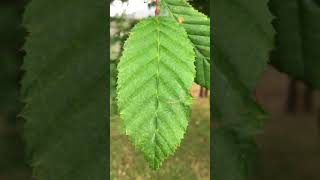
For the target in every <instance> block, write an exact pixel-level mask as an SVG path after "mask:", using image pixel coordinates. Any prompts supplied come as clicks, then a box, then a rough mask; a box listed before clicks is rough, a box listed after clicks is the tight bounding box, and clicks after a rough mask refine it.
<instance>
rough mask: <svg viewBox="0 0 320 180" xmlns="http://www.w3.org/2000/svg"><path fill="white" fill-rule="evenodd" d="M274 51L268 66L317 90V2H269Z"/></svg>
mask: <svg viewBox="0 0 320 180" xmlns="http://www.w3.org/2000/svg"><path fill="white" fill-rule="evenodd" d="M270 2H271V3H270V9H271V11H272V12H273V13H274V15H275V16H276V19H275V21H274V27H275V29H276V31H277V36H276V48H275V49H274V51H273V53H272V56H271V57H272V58H271V63H272V65H273V66H274V67H276V68H277V69H278V70H280V71H281V72H285V73H288V74H289V76H291V77H292V78H293V79H298V80H303V81H305V82H307V83H308V84H309V85H310V86H311V87H314V88H320V71H319V67H320V51H319V47H320V23H319V19H320V1H319V0H318V1H317V0H271V1H270Z"/></svg>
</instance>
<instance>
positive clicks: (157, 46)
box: [117, 17, 195, 169]
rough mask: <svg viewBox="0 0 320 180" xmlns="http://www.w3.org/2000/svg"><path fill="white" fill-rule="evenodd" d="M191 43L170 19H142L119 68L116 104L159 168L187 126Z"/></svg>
mask: <svg viewBox="0 0 320 180" xmlns="http://www.w3.org/2000/svg"><path fill="white" fill-rule="evenodd" d="M194 58H195V54H194V51H193V47H192V44H191V42H190V40H189V39H188V37H187V34H186V32H185V30H184V28H182V26H179V25H178V23H177V22H176V21H175V20H173V19H172V18H169V17H153V18H148V19H145V20H142V21H140V22H139V23H138V24H137V25H136V26H135V27H134V28H133V29H132V31H131V32H130V36H129V38H128V40H127V41H126V43H125V46H124V52H123V55H122V57H121V59H120V62H119V65H118V71H119V75H118V86H117V94H118V97H117V98H118V106H119V110H120V117H121V119H123V124H124V126H125V130H126V134H127V135H129V138H130V139H131V141H132V143H133V144H134V145H135V147H136V148H137V149H138V150H139V151H142V152H143V154H144V156H145V159H146V160H147V161H148V162H149V166H150V167H151V168H153V169H158V168H159V167H160V166H161V164H162V162H163V161H164V159H166V158H167V157H168V156H169V155H172V154H173V153H174V152H175V151H176V149H177V148H178V146H179V144H180V143H181V140H182V138H183V135H184V133H185V132H186V128H187V125H188V119H189V111H190V106H191V103H192V101H191V100H192V97H191V95H190V93H189V89H190V88H191V85H192V82H193V79H194V75H195V67H194Z"/></svg>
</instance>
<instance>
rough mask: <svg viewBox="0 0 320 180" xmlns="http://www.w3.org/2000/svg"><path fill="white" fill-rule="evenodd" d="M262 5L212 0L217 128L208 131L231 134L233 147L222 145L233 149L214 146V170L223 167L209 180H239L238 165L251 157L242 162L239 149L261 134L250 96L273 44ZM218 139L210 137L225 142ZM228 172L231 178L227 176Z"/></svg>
mask: <svg viewBox="0 0 320 180" xmlns="http://www.w3.org/2000/svg"><path fill="white" fill-rule="evenodd" d="M267 2H268V1H267V0H260V1H249V0H233V1H225V0H215V1H214V4H213V9H212V13H213V17H214V20H213V21H214V34H213V40H214V41H213V43H214V51H213V57H214V60H213V69H214V71H213V82H214V84H213V92H212V93H213V108H212V109H213V111H214V119H215V120H216V122H215V123H216V126H217V127H216V128H214V129H213V130H212V131H213V132H215V131H227V132H232V134H233V135H232V136H233V137H232V138H233V139H235V140H236V141H237V146H235V145H232V144H233V142H232V141H234V140H230V141H231V142H230V143H231V144H229V145H228V142H225V143H227V144H226V146H227V147H229V146H230V148H233V149H232V150H228V151H224V150H223V149H221V148H224V147H225V146H224V145H219V144H218V145H216V147H213V150H214V153H213V154H215V157H213V161H212V163H213V165H214V166H213V167H218V166H223V167H225V168H223V169H220V168H217V169H213V179H228V180H241V179H246V178H247V177H248V176H249V174H250V173H249V170H248V169H247V168H242V167H241V166H242V165H243V164H248V162H249V161H250V159H251V158H250V159H249V158H246V156H245V152H243V151H242V150H241V149H240V148H239V147H240V146H242V145H244V144H246V141H244V140H247V139H251V138H253V137H255V135H256V134H257V133H259V132H260V131H261V124H262V120H263V119H265V117H266V115H265V113H264V111H263V110H262V109H261V108H260V107H259V106H258V105H257V104H256V102H255V100H254V98H253V97H252V95H251V93H252V91H253V88H254V86H255V84H256V82H257V80H258V79H259V77H260V75H261V73H262V72H263V71H264V69H265V68H266V65H267V62H268V54H269V51H270V50H271V48H272V45H273V28H272V25H271V21H272V16H271V14H270V13H269V11H268V6H267ZM223 136H224V135H223V134H222V135H218V136H217V137H215V138H216V141H217V142H223V141H224V140H223V139H220V138H226V139H230V138H229V137H223ZM228 141H229V140H228ZM214 143H215V142H213V144H214ZM220 146H221V147H220ZM226 149H228V148H226ZM249 150H250V148H249V149H247V151H249ZM223 157H226V158H225V159H224V158H223ZM239 161H240V162H239ZM230 169H231V170H232V172H234V173H230Z"/></svg>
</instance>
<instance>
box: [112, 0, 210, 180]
mask: <svg viewBox="0 0 320 180" xmlns="http://www.w3.org/2000/svg"><path fill="white" fill-rule="evenodd" d="M145 2H147V0H128V1H120V0H115V1H114V2H113V3H111V4H110V17H111V22H110V32H111V33H110V36H111V37H110V48H111V49H110V52H111V53H110V59H111V67H110V69H111V78H112V79H111V86H112V89H111V114H112V115H111V119H110V129H111V140H110V148H111V151H110V160H111V162H110V163H111V166H110V167H111V172H110V175H111V179H114V180H131V179H137V180H144V179H153V180H157V179H159V180H160V179H161V180H162V179H166V180H167V179H168V180H171V179H172V180H176V179H185V180H209V179H210V104H209V95H210V94H209V92H208V91H207V90H205V89H201V88H200V87H199V86H198V85H196V84H194V85H193V86H192V88H191V90H190V92H191V94H192V95H193V97H194V102H193V106H192V115H191V119H190V121H189V126H188V129H187V133H186V135H185V138H184V139H183V140H182V143H181V145H180V147H179V148H178V150H177V152H176V153H175V154H174V155H173V156H171V157H169V158H168V159H167V160H165V162H164V163H163V165H162V167H161V168H160V169H159V170H158V171H153V170H152V169H150V168H149V167H148V164H147V162H146V161H145V160H144V158H143V155H142V154H141V153H140V152H138V151H136V150H135V149H134V147H133V145H132V144H131V143H130V141H129V139H128V137H127V136H126V135H125V134H124V132H123V129H122V128H121V120H120V119H119V116H118V112H117V106H116V103H115V95H116V94H115V87H116V76H117V70H116V66H117V63H118V61H119V58H120V56H121V52H122V46H123V43H124V41H125V40H126V39H127V37H128V32H129V31H130V29H131V28H132V27H133V26H134V25H135V24H136V23H137V22H138V21H139V19H141V18H144V17H147V16H153V15H154V10H155V7H154V4H150V5H148V3H145ZM192 3H194V4H193V5H195V6H196V7H197V8H198V9H200V10H202V11H203V12H207V13H209V10H208V9H206V8H208V7H209V6H205V4H206V3H208V1H203V0H202V1H201V0H198V1H192Z"/></svg>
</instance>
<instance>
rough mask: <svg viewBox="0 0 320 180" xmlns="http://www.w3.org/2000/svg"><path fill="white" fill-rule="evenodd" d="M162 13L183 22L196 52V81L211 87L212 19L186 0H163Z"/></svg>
mask: <svg viewBox="0 0 320 180" xmlns="http://www.w3.org/2000/svg"><path fill="white" fill-rule="evenodd" d="M160 3H161V14H162V15H164V16H171V17H173V18H174V19H175V20H177V21H181V22H182V26H183V27H184V28H185V29H186V31H187V34H188V37H189V39H190V40H191V42H192V43H193V45H194V50H195V53H196V62H195V65H196V73H197V74H196V79H195V81H196V83H198V84H199V85H201V86H203V87H205V88H208V89H209V88H210V19H209V18H208V17H207V16H206V15H204V14H202V13H200V12H198V11H197V10H195V9H194V8H193V7H192V6H191V5H190V4H189V3H187V2H186V1H185V0H161V1H160Z"/></svg>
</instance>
